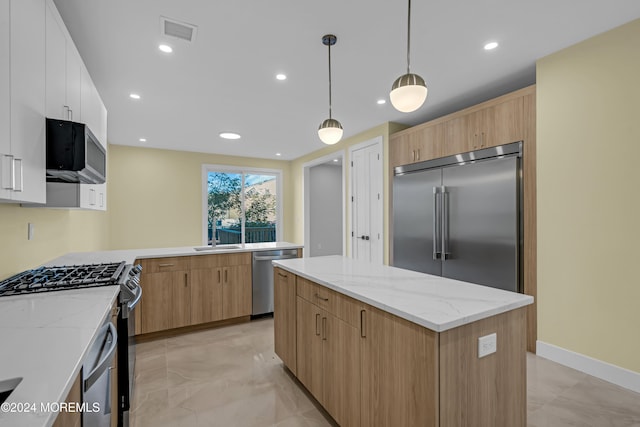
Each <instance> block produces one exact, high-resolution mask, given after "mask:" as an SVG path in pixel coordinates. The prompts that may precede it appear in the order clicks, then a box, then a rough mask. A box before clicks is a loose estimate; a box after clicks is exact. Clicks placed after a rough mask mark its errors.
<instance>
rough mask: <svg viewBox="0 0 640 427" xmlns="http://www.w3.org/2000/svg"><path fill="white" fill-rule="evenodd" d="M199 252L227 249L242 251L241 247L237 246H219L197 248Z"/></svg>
mask: <svg viewBox="0 0 640 427" xmlns="http://www.w3.org/2000/svg"><path fill="white" fill-rule="evenodd" d="M193 249H195V250H196V251H198V252H203V251H207V252H208V251H224V250H226V249H240V246H237V245H218V246H196V247H195V248H193Z"/></svg>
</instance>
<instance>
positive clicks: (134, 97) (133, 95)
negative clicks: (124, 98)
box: [129, 93, 140, 99]
mask: <svg viewBox="0 0 640 427" xmlns="http://www.w3.org/2000/svg"><path fill="white" fill-rule="evenodd" d="M129 98H132V99H140V95H138V94H137V93H130V94H129Z"/></svg>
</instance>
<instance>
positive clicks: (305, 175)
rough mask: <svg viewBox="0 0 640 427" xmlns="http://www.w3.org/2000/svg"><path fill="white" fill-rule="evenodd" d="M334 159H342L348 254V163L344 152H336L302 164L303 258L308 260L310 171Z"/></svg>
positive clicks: (344, 215)
mask: <svg viewBox="0 0 640 427" xmlns="http://www.w3.org/2000/svg"><path fill="white" fill-rule="evenodd" d="M333 159H342V188H341V195H342V234H343V236H342V255H343V256H344V255H345V254H346V253H347V236H348V235H349V233H348V232H347V204H346V203H345V200H346V197H345V195H346V193H347V190H346V187H347V183H346V182H347V181H346V176H347V161H346V155H345V151H344V150H340V151H334V152H333V153H330V154H327V155H326V156H322V157H318V158H317V159H313V160H310V161H308V162H305V163H303V164H302V200H303V203H304V206H303V210H304V218H303V224H304V251H303V256H304V257H305V258H306V257H308V256H309V254H310V253H311V252H310V250H311V243H310V240H311V220H310V218H309V215H310V204H311V199H310V196H311V195H310V190H309V169H311V168H312V167H313V166H318V165H322V164H325V163H328V162H330V161H332V160H333Z"/></svg>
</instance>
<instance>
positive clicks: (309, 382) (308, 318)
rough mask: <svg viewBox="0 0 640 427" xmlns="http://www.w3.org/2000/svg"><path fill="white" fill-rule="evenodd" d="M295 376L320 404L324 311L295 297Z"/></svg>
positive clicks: (321, 397)
mask: <svg viewBox="0 0 640 427" xmlns="http://www.w3.org/2000/svg"><path fill="white" fill-rule="evenodd" d="M297 301H298V303H297V361H296V371H297V373H296V376H297V377H298V379H299V380H300V382H301V383H302V384H303V385H304V386H305V387H306V388H307V390H309V392H310V393H311V394H312V395H313V397H315V398H316V400H318V401H319V402H320V403H321V404H322V403H323V402H322V400H323V395H322V387H323V372H322V317H323V315H324V310H322V309H320V308H319V307H317V306H315V305H313V304H311V303H310V302H308V301H307V300H305V299H303V298H301V297H297Z"/></svg>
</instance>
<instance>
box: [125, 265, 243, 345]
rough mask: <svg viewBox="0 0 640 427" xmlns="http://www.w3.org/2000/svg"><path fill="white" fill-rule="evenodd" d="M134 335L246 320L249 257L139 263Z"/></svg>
mask: <svg viewBox="0 0 640 427" xmlns="http://www.w3.org/2000/svg"><path fill="white" fill-rule="evenodd" d="M139 263H140V264H142V276H141V286H142V300H141V301H140V310H136V311H135V313H136V316H139V317H137V318H136V324H140V325H141V326H140V328H139V329H138V330H137V331H136V333H137V334H146V333H150V332H159V331H166V330H169V329H175V328H181V327H184V326H192V325H198V324H202V323H208V322H215V321H218V320H225V319H232V318H236V317H242V316H249V315H250V314H251V254H250V253H235V254H219V255H199V256H192V257H189V256H185V257H172V258H154V259H143V260H140V261H139Z"/></svg>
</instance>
